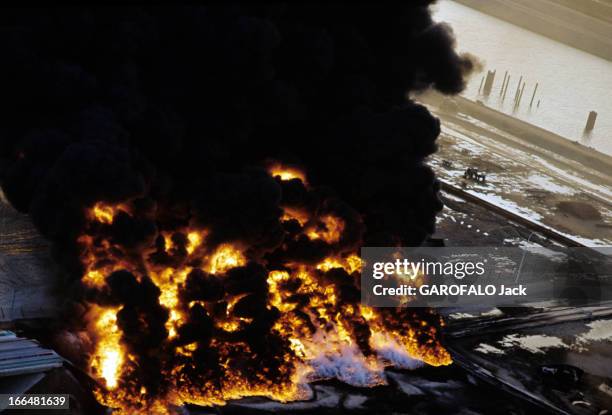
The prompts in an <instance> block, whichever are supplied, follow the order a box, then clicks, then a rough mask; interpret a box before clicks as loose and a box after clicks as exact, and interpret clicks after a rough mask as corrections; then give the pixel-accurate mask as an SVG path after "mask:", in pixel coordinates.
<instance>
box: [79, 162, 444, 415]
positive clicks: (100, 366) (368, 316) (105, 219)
mask: <svg viewBox="0 0 612 415" xmlns="http://www.w3.org/2000/svg"><path fill="white" fill-rule="evenodd" d="M269 173H270V175H271V176H273V177H276V178H277V180H280V181H286V180H294V179H298V180H300V181H301V182H302V183H303V184H304V185H306V182H305V174H304V173H303V172H301V171H299V170H297V169H294V168H291V169H285V168H283V167H282V166H280V165H274V166H273V167H272V168H270V170H269ZM131 211H132V210H131V209H130V206H129V204H124V205H121V206H119V205H117V206H111V205H107V204H102V203H98V204H95V205H94V206H93V207H92V208H91V209H90V210H89V211H88V212H86V217H87V218H88V220H89V225H88V227H87V230H86V232H85V233H84V234H83V235H81V236H80V237H79V239H78V242H79V245H80V246H81V247H82V250H81V261H82V264H83V266H84V273H83V278H82V282H83V284H84V285H85V286H86V287H88V288H89V289H90V290H91V291H92V292H95V293H97V295H94V296H93V297H92V298H96V300H92V304H91V307H90V311H89V313H88V320H89V323H88V331H89V333H90V336H91V338H92V339H93V341H94V348H93V351H92V353H91V359H90V368H89V370H90V372H91V374H92V376H94V377H95V378H97V379H99V380H100V385H101V386H100V388H99V390H97V391H96V396H97V398H98V399H99V401H100V402H101V403H102V404H105V405H108V406H110V407H113V408H117V413H120V414H135V413H143V414H144V413H153V414H158V413H172V411H173V409H172V408H173V407H177V406H180V405H182V404H184V403H195V404H200V405H213V404H223V403H224V402H226V401H228V400H231V399H236V398H240V397H244V396H255V395H258V396H267V397H270V398H273V399H276V400H279V401H290V400H295V399H300V398H304V397H306V396H307V393H308V388H307V387H306V386H305V385H306V384H307V382H309V381H311V380H315V379H321V378H332V377H335V378H338V379H341V380H343V381H345V382H347V383H350V384H354V385H360V386H371V385H376V384H381V383H384V382H385V375H384V368H385V366H387V365H396V366H402V367H413V366H415V365H416V364H418V363H419V362H424V363H426V364H429V365H434V366H438V365H447V364H450V363H451V358H450V355H449V354H448V352H447V351H446V350H445V349H444V348H443V347H442V346H441V345H440V343H439V342H438V337H439V332H438V331H439V328H440V326H441V325H442V323H441V321H440V319H439V318H438V317H436V316H434V315H433V314H430V315H426V316H427V318H426V319H424V318H423V315H422V314H421V315H418V314H416V313H414V312H411V311H408V309H397V310H396V309H373V308H370V307H365V306H362V305H360V304H359V298H354V292H356V291H355V290H356V284H358V277H359V271H360V269H361V265H362V263H361V260H360V258H359V257H358V256H357V255H356V253H355V252H344V251H343V250H342V249H341V248H340V247H338V248H337V249H336V250H335V251H334V253H333V255H330V256H328V257H325V258H324V259H323V260H322V261H320V262H318V263H310V262H307V261H304V262H300V261H296V260H295V258H292V259H287V260H286V261H284V262H282V263H280V264H278V263H277V264H276V265H274V267H272V268H270V269H267V268H265V267H267V266H268V264H267V263H266V260H265V259H262V258H256V257H251V254H250V250H249V247H248V246H243V245H242V243H241V242H240V241H233V242H229V241H228V242H223V243H219V244H216V245H215V244H212V243H210V242H209V241H208V238H209V230H207V229H198V228H196V227H187V228H179V229H174V230H173V231H166V230H164V231H160V232H159V235H158V237H157V239H156V241H155V243H153V244H152V245H151V246H150V247H148V248H145V249H141V250H140V251H139V253H138V254H137V255H135V254H134V253H133V252H128V251H127V250H126V249H124V248H123V247H122V246H121V245H120V244H117V243H116V241H114V240H113V238H112V237H110V236H109V235H110V232H107V230H108V229H109V227H112V226H113V225H114V222H115V218H116V215H117V214H118V213H119V212H123V213H124V214H128V215H129V214H130V212H131ZM280 220H281V221H282V222H284V223H288V222H289V221H293V222H295V223H297V225H298V226H299V232H298V233H297V234H296V235H295V236H293V237H294V238H297V239H299V238H302V237H304V238H307V240H310V241H312V242H313V243H314V242H317V241H318V242H320V243H325V244H327V245H328V246H331V247H335V246H340V245H339V243H340V241H341V240H342V237H343V233H344V232H345V230H346V223H345V222H344V221H343V219H341V218H340V217H338V216H335V215H334V214H333V213H323V214H317V213H314V212H309V211H308V209H300V208H296V207H289V206H288V207H286V208H284V212H283V215H282V216H281V218H280ZM277 262H278V261H277ZM125 271H127V272H128V273H129V274H127V275H130V274H131V275H133V277H134V279H133V281H132V282H130V283H131V284H133V285H132V286H131V287H133V288H132V290H131V291H130V290H126V293H124V294H122V295H124V296H125V298H126V299H127V300H129V301H133V302H134V304H131V303H130V306H129V307H128V305H125V304H116V301H114V302H113V301H112V300H105V299H107V298H109V292H113V290H117V289H118V288H116V285H117V284H119V283H120V282H122V281H123V280H122V279H121V278H123V277H121V278H120V277H117V275H119V274H117V272H125ZM262 272H263V273H264V274H263V275H264V276H263V279H262V280H261V281H262V283H261V285H256V286H255V287H249V290H250V291H249V290H247V289H245V286H247V285H249V284H254V282H253V281H259V280H257V279H249V276H250V275H258V273H262ZM121 275H124V274H121ZM125 278H127V279H129V278H128V277H125ZM130 281H131V280H130ZM347 287H348V288H347ZM156 290H157V291H156ZM347 290H348V291H347ZM146 293H156V294H155V295H156V299H155V301H154V302H153V303H154V304H151V303H147V302H146V301H144V300H141V297H142V298H145V294H146ZM260 293H261V294H260ZM260 295H262V296H263V297H260ZM112 297H113V296H110V298H112ZM259 298H263V299H266V298H267V301H264V302H265V305H264V307H263V308H261V309H260V308H257V304H258V303H257V301H258V300H259ZM129 301H128V302H129ZM139 301H143V302H145V303H144V304H141V303H140V302H139ZM145 306H146V307H152V308H153V309H155V310H157V311H156V313H157V314H156V318H163V319H164V321H163V327H160V328H157V329H155V323H156V322H155V321H152V320H151V319H150V317H149V315H148V314H146V313H144V312H142V309H143V307H145ZM129 322H133V323H131V324H136V325H137V326H138V327H142V328H143V330H148V331H151V332H153V333H155V334H156V335H158V336H160V339H159V344H158V346H156V347H155V348H154V349H150V350H148V352H147V353H145V356H140V355H139V354H138V350H137V347H136V346H134V344H138V345H140V344H141V343H140V342H141V341H142V342H145V344H146V341H149V339H148V338H146V339H144V340H140V339H139V337H147V333H130V332H127V331H126V327H130V324H129ZM266 324H269V326H266ZM148 331H147V332H148ZM203 333H206V334H203ZM249 333H252V335H251V337H249V338H252V340H250V341H246V340H245V338H246V337H247V335H248V334H249ZM266 333H269V334H266ZM264 340H265V341H264ZM260 341H264V342H263V343H260ZM261 345H265V346H263V347H264V348H263V349H262V346H261ZM262 358H265V359H266V360H265V361H266V362H268V365H263V366H262V363H261V359H262ZM143 359H144V360H146V361H148V362H149V361H154V362H159V363H158V364H159V372H160V373H159V375H160V379H162V380H163V387H162V386H160V387H159V388H158V390H157V391H153V390H151V385H149V384H144V383H143V382H144V381H143V376H144V375H143V373H145V370H144V369H143V366H145V365H144V363H142V362H143V361H144V360H143ZM270 362H272V364H270ZM147 375H150V374H149V373H147ZM160 382H161V381H160Z"/></svg>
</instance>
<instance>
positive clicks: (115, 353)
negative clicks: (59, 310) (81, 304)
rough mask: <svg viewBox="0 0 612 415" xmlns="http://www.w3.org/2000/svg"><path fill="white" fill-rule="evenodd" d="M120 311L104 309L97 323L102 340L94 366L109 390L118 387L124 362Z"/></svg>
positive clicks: (96, 353)
mask: <svg viewBox="0 0 612 415" xmlns="http://www.w3.org/2000/svg"><path fill="white" fill-rule="evenodd" d="M119 310H120V309H119V308H107V309H102V310H101V312H100V314H99V315H98V318H97V320H96V322H95V328H96V332H97V334H98V335H99V336H100V337H101V338H100V340H99V342H98V344H97V347H96V351H95V353H94V357H93V360H92V366H93V367H94V368H95V369H96V370H97V371H98V372H99V373H100V375H101V376H102V378H103V379H104V381H105V383H106V387H107V388H108V389H114V388H116V387H117V385H118V377H119V373H120V370H121V365H122V364H123V360H124V356H123V350H122V349H121V344H120V343H119V341H120V339H121V332H120V331H119V327H117V312H118V311H119Z"/></svg>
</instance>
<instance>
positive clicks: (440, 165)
mask: <svg viewBox="0 0 612 415" xmlns="http://www.w3.org/2000/svg"><path fill="white" fill-rule="evenodd" d="M428 106H429V107H430V109H431V110H432V111H434V113H436V115H438V116H439V117H440V118H441V119H442V134H441V136H440V138H439V142H438V143H439V151H438V152H437V153H436V154H434V155H433V157H432V158H431V160H430V164H431V165H432V166H433V167H434V169H435V171H436V173H437V174H438V176H439V178H440V179H441V180H442V181H444V182H446V183H449V184H451V185H454V186H456V187H461V188H463V189H464V190H466V191H467V192H469V193H470V194H473V195H475V196H478V197H479V198H481V199H484V200H486V201H488V202H491V203H493V204H495V205H497V206H500V207H503V208H505V209H507V210H511V211H513V212H515V213H517V214H519V215H521V216H523V217H525V218H527V219H529V220H531V221H534V222H537V223H540V224H542V225H545V226H548V227H550V228H553V229H555V230H557V231H558V232H561V233H563V234H564V235H566V236H567V237H569V238H572V239H574V240H576V241H578V242H580V243H582V244H585V245H588V246H608V245H612V177H611V176H609V175H607V174H605V173H602V171H595V170H593V169H591V168H590V167H589V166H586V165H584V164H582V163H580V162H577V161H575V160H572V159H569V158H567V157H563V156H560V155H559V154H556V153H555V152H553V151H551V150H548V149H545V148H542V147H539V146H537V145H535V144H533V142H527V141H525V140H522V139H521V137H519V136H517V135H514V134H512V133H511V132H508V131H504V130H500V129H498V128H496V127H494V126H491V125H488V124H485V123H483V122H482V121H480V120H478V119H476V118H473V117H471V116H470V115H467V114H464V113H461V112H458V113H451V112H445V111H441V110H439V108H437V107H436V106H435V105H428ZM467 168H477V169H478V171H479V172H480V173H484V174H485V175H486V180H485V182H484V183H481V182H477V181H474V180H470V179H465V178H464V173H465V171H466V169H467ZM610 171H611V172H612V167H611V169H610Z"/></svg>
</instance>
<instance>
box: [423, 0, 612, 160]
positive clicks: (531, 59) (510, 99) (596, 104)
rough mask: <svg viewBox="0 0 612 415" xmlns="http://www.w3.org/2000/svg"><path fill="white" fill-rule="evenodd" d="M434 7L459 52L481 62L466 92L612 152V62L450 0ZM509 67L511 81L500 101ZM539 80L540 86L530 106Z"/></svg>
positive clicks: (488, 103)
mask: <svg viewBox="0 0 612 415" xmlns="http://www.w3.org/2000/svg"><path fill="white" fill-rule="evenodd" d="M434 10H435V12H434V18H435V19H436V20H437V21H443V22H448V23H450V25H451V26H452V27H453V30H454V32H455V36H456V38H457V46H458V49H459V51H461V52H469V53H472V54H474V55H476V56H478V57H479V58H480V59H481V61H482V63H483V66H484V69H483V73H480V74H476V75H474V76H472V78H471V79H470V81H469V83H468V86H467V88H466V90H465V91H464V92H463V94H462V95H463V96H464V97H466V98H469V99H472V100H482V101H483V102H484V103H485V105H488V106H490V107H492V108H495V109H497V110H499V111H503V112H505V113H507V114H510V115H513V116H515V117H517V118H520V119H521V120H524V121H527V122H530V123H532V124H535V125H537V126H539V127H542V128H545V129H547V130H550V131H553V132H555V133H557V134H559V135H561V136H563V137H566V138H567V139H569V140H573V141H579V142H580V143H582V144H584V145H586V146H589V147H593V148H594V149H596V150H598V151H601V152H603V153H606V154H608V155H612V62H610V61H607V60H605V59H602V58H599V57H597V56H595V55H591V54H589V53H586V52H583V51H581V50H578V49H575V48H572V47H571V46H567V45H564V44H562V43H559V42H556V41H554V40H551V39H549V38H547V37H544V36H541V35H538V34H536V33H533V32H530V31H528V30H525V29H523V28H520V27H518V26H515V25H513V24H510V23H507V22H505V21H503V20H500V19H497V18H494V17H491V16H489V15H486V14H483V13H481V12H479V11H476V10H474V9H471V8H469V7H466V6H463V5H461V4H458V3H455V2H453V1H451V0H442V1H440V2H439V3H438V4H437V5H436V6H434ZM487 70H497V73H496V77H495V83H494V85H493V89H492V92H491V94H490V95H489V96H488V97H485V96H483V95H481V94H480V93H479V87H480V84H481V80H482V78H483V75H484V74H485V73H486V71H487ZM506 71H508V73H509V74H510V83H509V86H508V89H507V93H506V97H505V99H504V100H502V98H501V96H500V91H501V85H502V82H503V79H504V73H505V72H506ZM521 76H522V77H523V80H524V81H525V82H526V86H525V91H524V94H523V99H522V102H521V105H520V106H519V107H518V108H515V105H514V96H515V92H516V89H517V84H518V81H519V78H520V77H521ZM536 83H538V84H539V86H538V89H537V92H536V95H535V99H534V100H533V105H532V106H530V101H531V99H532V96H533V91H534V88H535V85H536ZM538 101H540V103H539V107H538ZM592 110H593V111H597V113H598V117H597V121H596V123H595V128H594V129H593V130H592V131H591V132H589V133H585V131H584V127H585V125H586V121H587V116H588V114H589V112H590V111H592Z"/></svg>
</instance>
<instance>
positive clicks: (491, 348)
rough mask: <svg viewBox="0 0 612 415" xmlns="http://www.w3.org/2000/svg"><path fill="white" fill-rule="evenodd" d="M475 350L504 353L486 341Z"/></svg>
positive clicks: (485, 352)
mask: <svg viewBox="0 0 612 415" xmlns="http://www.w3.org/2000/svg"><path fill="white" fill-rule="evenodd" d="M474 350H475V351H477V352H480V353H483V354H504V351H503V350H501V349H498V348H497V347H495V346H491V345H490V344H486V343H480V344H479V345H478V347H476V348H475V349H474Z"/></svg>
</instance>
